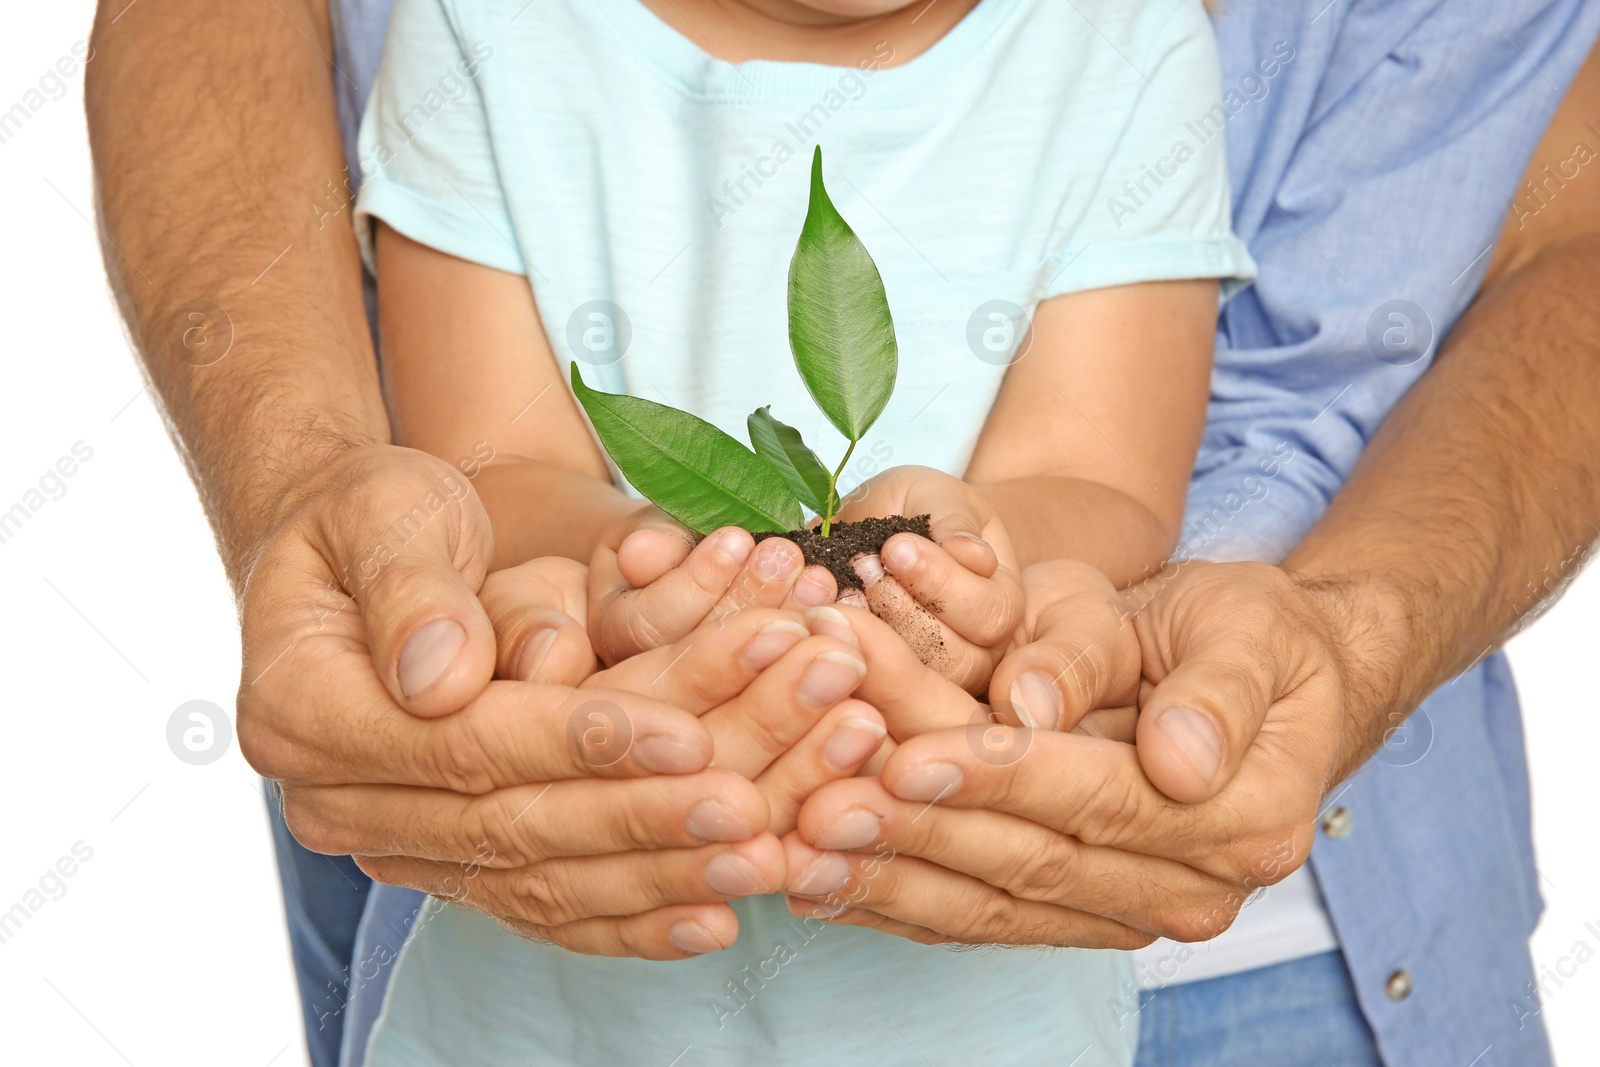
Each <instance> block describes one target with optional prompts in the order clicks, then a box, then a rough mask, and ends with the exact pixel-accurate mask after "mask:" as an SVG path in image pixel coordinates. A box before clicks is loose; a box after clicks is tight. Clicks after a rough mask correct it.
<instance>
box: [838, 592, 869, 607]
mask: <svg viewBox="0 0 1600 1067" xmlns="http://www.w3.org/2000/svg"><path fill="white" fill-rule="evenodd" d="M839 603H841V604H848V605H850V606H851V607H852V608H860V609H861V610H862V611H868V610H870V609H871V605H870V604H868V603H867V595H866V594H865V593H863V592H862V591H861V590H859V589H846V590H845V591H844V592H842V593H840V594H839Z"/></svg>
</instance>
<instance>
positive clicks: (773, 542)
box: [755, 537, 805, 582]
mask: <svg viewBox="0 0 1600 1067" xmlns="http://www.w3.org/2000/svg"><path fill="white" fill-rule="evenodd" d="M804 562H805V559H804V558H803V557H802V556H801V555H800V550H799V549H798V548H796V547H795V546H794V543H793V542H792V541H785V540H784V539H783V538H781V537H769V538H767V539H766V540H764V541H762V542H761V547H760V548H758V549H756V561H755V566H756V573H757V574H759V575H761V577H763V578H765V579H766V580H767V581H769V582H776V581H779V580H781V579H784V578H787V577H789V575H791V574H793V573H794V572H795V571H796V570H798V569H799V568H800V565H801V564H802V563H804Z"/></svg>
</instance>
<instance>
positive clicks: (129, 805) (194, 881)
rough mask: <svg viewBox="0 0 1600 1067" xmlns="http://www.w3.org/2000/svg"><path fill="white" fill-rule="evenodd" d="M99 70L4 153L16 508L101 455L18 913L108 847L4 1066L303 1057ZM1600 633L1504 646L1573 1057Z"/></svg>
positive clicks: (22, 615)
mask: <svg viewBox="0 0 1600 1067" xmlns="http://www.w3.org/2000/svg"><path fill="white" fill-rule="evenodd" d="M144 2H147V3H158V2H160V0H144ZM92 7H93V5H92V3H90V0H51V2H50V3H41V4H29V5H25V6H22V7H19V8H13V10H12V11H11V12H10V13H9V15H10V18H9V19H8V22H9V25H8V32H7V33H5V34H4V35H0V111H3V110H5V109H7V108H9V107H10V106H11V105H12V104H14V103H16V102H18V101H20V100H22V98H23V95H24V93H26V92H27V90H28V89H30V88H32V87H34V86H35V85H36V84H37V81H38V78H39V76H40V75H41V74H43V73H44V72H45V71H46V70H47V69H48V68H50V67H52V66H53V65H54V64H55V62H56V61H57V60H58V59H59V58H60V57H62V56H67V55H70V53H71V51H72V46H73V45H74V43H75V42H78V41H81V40H83V39H85V38H86V37H87V35H88V28H89V21H90V15H91V11H92ZM19 23H20V25H19ZM82 86H83V81H82V74H81V72H80V73H78V74H77V75H75V76H74V77H73V78H71V79H70V80H69V81H68V84H67V86H66V91H65V93H64V95H62V96H61V98H60V99H55V100H50V101H49V102H48V103H46V105H45V106H44V107H43V108H41V109H40V110H39V111H38V112H37V113H36V114H34V115H33V116H32V118H31V119H30V120H29V121H28V122H27V124H26V125H25V126H24V127H23V128H22V129H21V130H20V131H19V132H18V133H16V134H15V135H14V136H13V137H12V138H11V139H10V140H9V141H7V142H6V143H4V144H0V204H3V205H4V221H3V223H0V301H3V305H0V307H3V312H4V313H3V315H0V352H3V353H4V357H5V372H4V373H5V379H4V384H3V386H0V444H3V447H0V512H3V511H5V510H6V509H8V508H10V507H11V505H12V504H15V503H17V502H19V501H21V500H22V499H23V497H24V494H26V493H27V491H28V490H30V489H32V488H35V487H37V485H38V482H39V479H40V477H41V475H43V474H44V473H45V472H46V471H47V470H49V469H50V468H52V467H53V466H54V465H55V464H56V462H57V460H58V459H59V458H60V457H62V456H65V455H69V454H70V453H71V450H72V447H73V445H74V444H75V443H77V442H80V441H81V442H83V443H84V444H85V445H87V446H88V447H89V448H92V449H93V456H92V458H91V459H89V460H88V461H87V462H85V463H83V464H81V466H80V467H79V469H78V470H77V472H76V473H75V474H74V475H73V476H72V477H70V478H68V479H65V480H64V482H65V490H66V491H65V494H64V495H62V496H61V497H60V499H51V500H49V502H48V503H47V504H46V505H45V506H44V507H43V508H41V509H40V510H39V511H38V512H37V514H34V515H33V516H32V518H31V519H30V521H29V522H28V523H27V524H26V526H25V527H24V528H23V529H22V530H21V531H20V532H18V533H17V534H16V535H15V536H14V537H12V538H11V539H10V540H9V541H7V542H6V543H4V544H0V668H3V675H0V678H3V680H4V685H3V689H0V692H3V694H4V701H5V703H4V708H5V710H4V712H3V713H0V714H3V716H4V718H3V721H4V723H5V729H4V733H3V735H0V813H3V815H4V819H5V831H4V835H3V837H0V912H4V911H5V910H7V909H9V908H10V907H11V906H12V905H13V904H15V903H17V902H19V901H23V900H24V898H25V895H26V894H27V893H28V891H29V890H30V889H33V888H36V887H37V886H38V885H39V881H40V878H41V877H42V876H44V875H45V874H46V872H47V871H49V870H51V869H52V868H53V867H54V866H55V864H56V863H57V861H58V859H60V857H62V856H68V855H70V854H71V852H72V849H73V847H74V845H77V844H78V843H79V842H81V843H82V844H81V845H79V849H80V851H82V850H83V849H84V848H87V849H91V850H92V857H91V858H90V859H89V860H88V861H87V862H84V863H82V864H80V865H79V866H78V868H77V870H76V872H75V873H74V874H73V875H72V876H71V877H70V878H67V879H64V880H63V885H64V894H63V895H61V896H60V897H59V899H52V898H49V897H47V898H46V899H47V903H46V904H45V905H44V906H43V907H42V908H40V909H39V910H38V911H37V913H36V914H34V915H33V916H32V918H31V919H30V920H29V921H28V923H27V924H26V926H24V927H23V928H22V929H21V930H20V931H19V932H17V933H16V934H15V935H14V936H12V937H11V938H10V939H9V940H7V941H6V942H5V943H3V944H0V1005H3V1007H0V1060H4V1061H6V1062H11V1063H23V1062H26V1063H46V1062H49V1063H70V1064H75V1065H84V1067H90V1065H96V1064H108V1065H115V1064H133V1065H138V1067H146V1065H157V1064H160V1065H170V1067H177V1065H184V1064H205V1065H208V1067H210V1065H215V1064H220V1063H227V1064H238V1065H243V1067H268V1065H274V1067H287V1065H290V1064H301V1063H304V1062H305V1059H304V1053H303V1051H302V1047H301V1043H300V1034H299V1027H300V1015H299V1011H298V1008H297V1002H296V1000H295V997H294V987H293V980H292V975H291V971H290V969H289V964H288V942H287V939H286V937H285V934H284V927H283V912H282V905H281V902H280V898H279V894H278V885H277V879H276V873H275V870H274V867H273V861H272V853H271V843H270V840H269V838H268V832H267V823H266V815H265V811H264V808H263V804H262V800H261V795H260V789H259V784H258V782H257V780H256V779H255V777H254V776H253V775H252V774H251V772H250V770H249V768H248V767H247V766H246V765H245V763H244V761H243V760H242V759H241V758H240V757H239V754H238V751H237V746H230V749H229V751H228V752H227V754H226V755H225V756H223V758H222V759H220V760H219V761H218V762H216V763H213V764H211V765H208V766H199V767H196V766H190V765H188V764H185V763H183V762H180V761H179V760H178V759H177V758H176V757H175V756H174V755H173V754H172V752H171V751H170V750H169V748H168V746H167V741H166V727H167V721H168V719H169V717H170V716H171V714H172V712H173V711H174V709H176V708H177V707H178V706H179V705H180V704H183V703H185V702H187V701H190V700H209V701H212V702H213V703H215V704H218V705H220V706H222V707H224V708H227V709H229V714H231V709H232V703H233V696H234V692H235V690H236V688H237V685H238V671H239V659H238V643H237V630H236V624H235V620H234V615H233V608H232V604H231V601H230V599H229V594H228V589H227V586H226V583H225V582H224V580H223V575H222V570H221V568H220V566H219V565H218V563H217V559H216V556H215V552H214V549H213V546H212V543H211V537H210V533H209V531H208V529H207V527H206V523H205V519H204V517H203V515H202V513H201V510H200V507H199V505H198V503H197V501H196V498H195V494H194V490H193V489H192V488H191V486H190V484H189V482H188V480H187V478H186V476H185V474H184V472H183V469H182V467H181V466H180V464H179V462H178V460H177V458H176V456H175V455H174V453H173V450H172V447H171V445H170V444H169V443H168V440H167V437H166V435H165V432H164V430H163V427H162V424H161V420H160V418H159V416H158V415H157V413H156V410H155V408H154V407H153V405H152V404H151V402H150V399H149V397H148V395H147V394H145V393H143V392H142V391H141V386H142V385H143V380H142V378H141V377H140V374H139V372H138V370H137V369H136V367H135V364H134V361H133V359H132V357H131V356H130V354H129V352H128V348H127V344H126V342H125V340H124V335H123V333H122V329H121V326H120V324H119V322H118V319H117V317H116V315H115V312H114V310H113V306H112V303H111V300H110V298H109V296H108V294H107V291H106V286H105V281H104V274H103V270H102V267H101V261H100V252H99V247H98V243H97V238H96V234H95V230H94V226H93V223H92V222H91V219H92V218H93V211H92V206H91V205H92V195H91V188H90V176H89V160H88V150H87V147H86V142H85V136H84V123H83V103H82ZM197 224H198V220H197ZM1597 637H1600V579H1597V578H1595V577H1594V576H1593V575H1592V574H1591V575H1588V576H1587V577H1586V578H1584V579H1583V580H1581V581H1579V582H1578V583H1577V585H1576V587H1575V588H1574V589H1573V590H1572V592H1571V593H1570V594H1569V595H1568V597H1567V599H1566V600H1565V601H1564V602H1563V603H1562V604H1560V605H1559V606H1558V607H1557V608H1556V609H1554V610H1553V611H1552V612H1551V613H1550V614H1549V615H1548V616H1546V617H1545V619H1544V620H1543V621H1541V622H1540V623H1539V625H1538V626H1537V627H1535V628H1534V629H1533V630H1532V631H1531V632H1530V633H1528V634H1526V635H1524V636H1522V637H1520V638H1518V639H1517V641H1516V642H1515V643H1514V645H1513V648H1512V656H1513V660H1514V663H1515V666H1516V668H1517V671H1518V677H1519V680H1520V682H1521V686H1522V692H1523V695H1524V698H1525V701H1526V705H1527V718H1528V733H1529V743H1530V750H1531V760H1532V764H1533V772H1534V781H1535V818H1536V827H1535V829H1536V833H1537V838H1538V857H1537V860H1538V863H1539V867H1540V870H1541V872H1542V875H1543V881H1542V885H1543V888H1544V891H1545V894H1546V896H1547V898H1548V901H1549V910H1548V912H1547V913H1546V915H1545V918H1544V922H1543V925H1542V926H1541V927H1540V930H1539V933H1538V935H1537V937H1536V938H1535V941H1534V951H1535V955H1536V958H1537V959H1538V961H1539V963H1540V964H1541V965H1542V966H1547V967H1549V968H1551V973H1552V975H1554V976H1555V978H1554V980H1553V982H1552V984H1551V985H1550V986H1549V987H1547V988H1549V989H1550V990H1551V991H1552V992H1553V995H1552V996H1551V997H1550V999H1549V1002H1548V1004H1547V1006H1546V1008H1545V1011H1544V1015H1545V1019H1546V1022H1547V1024H1548V1025H1549V1027H1550V1029H1551V1032H1552V1035H1553V1039H1554V1042H1555V1045H1556V1048H1557V1050H1558V1054H1559V1055H1560V1056H1561V1058H1562V1060H1563V1062H1564V1063H1566V1064H1582V1063H1591V1062H1594V1060H1593V1056H1594V1050H1595V1049H1596V1048H1600V1013H1597V1012H1595V1011H1594V1007H1595V1005H1596V1004H1597V1003H1600V964H1595V963H1593V962H1590V963H1586V964H1584V965H1581V966H1578V967H1576V970H1575V972H1574V968H1573V961H1572V959H1571V954H1572V953H1573V952H1574V948H1575V946H1576V944H1577V943H1578V942H1584V943H1586V945H1587V952H1585V953H1584V955H1586V956H1587V955H1593V954H1595V953H1597V952H1600V894H1597V893H1596V891H1595V890H1596V886H1597V885H1600V862H1597V860H1596V857H1595V849H1594V844H1593V842H1594V838H1595V826H1594V820H1593V811H1594V789H1593V786H1592V782H1593V779H1594V777H1595V775H1596V768H1595V764H1594V760H1595V753H1596V752H1597V751H1600V716H1597V714H1596V711H1597V701H1596V699H1595V695H1594V693H1595V690H1594V686H1593V682H1592V678H1593V673H1592V672H1593V667H1594V663H1595V660H1594V659H1593V658H1592V657H1593V656H1594V655H1595V646H1596V638H1597ZM1468 817H1470V816H1468ZM58 891H59V890H58ZM35 899H37V898H35ZM1587 923H1593V924H1594V926H1593V927H1586V924H1587ZM1461 936H1463V937H1470V936H1472V933H1471V931H1469V930H1463V931H1462V932H1461ZM1564 958H1565V959H1564ZM1558 965H1559V966H1560V967H1561V968H1563V969H1564V970H1566V971H1567V972H1568V973H1571V975H1572V976H1571V977H1562V976H1561V975H1560V974H1559V972H1558V971H1557V968H1558ZM1554 981H1559V982H1560V983H1561V985H1560V986H1559V987H1558V986H1556V985H1555V984H1554ZM1506 1010H1507V1011H1508V1012H1510V1011H1511V1008H1510V1007H1509V1006H1508V1007H1507V1008H1506Z"/></svg>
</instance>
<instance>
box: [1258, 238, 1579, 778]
mask: <svg viewBox="0 0 1600 1067" xmlns="http://www.w3.org/2000/svg"><path fill="white" fill-rule="evenodd" d="M1597 288H1600V239H1597V238H1594V237H1579V238H1574V239H1572V240H1569V241H1566V242H1565V243H1561V244H1556V245H1553V246H1551V247H1547V248H1545V249H1543V250H1541V251H1540V252H1538V254H1537V255H1535V256H1533V257H1532V258H1531V259H1529V260H1528V261H1526V262H1525V263H1524V264H1523V265H1522V266H1521V267H1520V268H1519V269H1517V270H1516V271H1515V272H1514V273H1512V274H1511V275H1510V276H1508V277H1506V278H1505V279H1504V280H1502V281H1500V282H1498V283H1497V284H1496V285H1494V286H1493V287H1492V288H1491V289H1489V290H1487V291H1486V292H1485V293H1484V294H1483V295H1482V296H1481V297H1480V298H1479V300H1478V302H1477V303H1476V305H1475V306H1474V307H1473V308H1472V309H1471V310H1470V311H1469V312H1468V314H1467V315H1466V316H1465V317H1464V318H1463V319H1462V321H1461V322H1460V324H1459V325H1458V326H1457V327H1456V329H1455V331H1454V333H1453V334H1452V336H1451V338H1450V341H1449V342H1448V343H1447V344H1446V345H1445V346H1444V348H1443V350H1442V351H1441V352H1440V354H1439V357H1438V359H1437V361H1436V363H1435V365H1434V366H1433V368H1432V369H1430V370H1429V372H1428V373H1427V374H1426V375H1424V376H1423V377H1422V379H1421V380H1420V381H1419V382H1418V383H1417V385H1416V386H1415V387H1414V388H1413V389H1412V390H1411V391H1410V393H1408V394H1407V396H1406V397H1405V399H1404V400H1403V401H1402V402H1401V404H1400V405H1399V406H1398V407H1397V408H1396V410H1395V411H1394V413H1393V414H1392V415H1391V416H1390V417H1389V418H1388V420H1387V421H1386V422H1385V423H1384V425H1383V427H1382V429H1381V430H1380V431H1379V433H1378V434H1377V435H1376V437H1375V438H1374V439H1373V441H1372V444H1371V445H1370V446H1369V447H1368V449H1367V451H1366V453H1365V455H1364V456H1363V458H1362V461H1361V463H1360V464H1359V465H1358V467H1357V468H1356V471H1355V473H1354V474H1353V475H1352V476H1351V478H1350V481H1349V483H1348V484H1347V485H1346V487H1345V489H1344V491H1343V492H1342V493H1340V495H1339V496H1338V498H1337V499H1336V500H1335V501H1334V503H1333V505H1332V507H1331V508H1330V509H1329V511H1328V513H1327V515H1326V516H1325V518H1324V519H1323V520H1322V522H1321V523H1320V524H1319V525H1318V526H1317V527H1316V528H1315V530H1313V531H1312V533H1311V535H1310V536H1309V537H1307V539H1306V540H1305V542H1304V543H1303V544H1302V545H1301V546H1300V547H1299V548H1298V549H1296V551H1295V552H1294V553H1293V554H1292V555H1291V556H1290V557H1289V559H1288V561H1287V562H1286V564H1285V566H1286V567H1287V568H1289V569H1290V570H1291V571H1294V572H1296V574H1297V575H1298V576H1299V578H1300V579H1301V580H1302V581H1303V582H1305V583H1308V584H1309V585H1310V587H1311V588H1312V590H1313V591H1314V592H1315V593H1316V595H1317V597H1318V599H1320V600H1322V601H1323V602H1324V603H1326V604H1327V605H1328V606H1329V608H1330V611H1331V613H1332V614H1333V616H1334V619H1335V621H1336V625H1337V626H1338V627H1339V628H1340V630H1341V632H1342V635H1343V637H1344V640H1345V642H1346V644H1347V646H1348V660H1349V663H1348V664H1347V667H1348V673H1349V677H1350V681H1351V695H1352V697H1353V700H1354V706H1353V707H1352V708H1350V709H1349V712H1350V715H1351V731H1350V733H1351V737H1350V742H1349V743H1348V744H1347V746H1346V747H1347V749H1348V751H1347V752H1346V754H1345V758H1346V763H1347V766H1345V767H1344V768H1343V770H1344V771H1345V772H1346V773H1348V772H1349V771H1351V770H1353V769H1354V768H1355V767H1356V766H1359V765H1360V763H1361V762H1363V761H1364V760H1365V759H1366V757H1367V756H1369V755H1370V754H1371V753H1372V752H1373V751H1375V750H1376V748H1377V746H1378V745H1379V744H1381V743H1382V738H1383V734H1384V732H1385V730H1387V729H1389V728H1391V727H1392V726H1394V725H1395V724H1396V722H1397V721H1398V720H1397V718H1396V717H1395V716H1396V713H1400V714H1404V713H1408V712H1409V711H1410V710H1411V708H1412V707H1414V706H1415V704H1416V703H1418V702H1419V701H1420V700H1421V699H1422V698H1423V697H1424V696H1426V695H1427V694H1428V693H1429V692H1430V691H1432V690H1433V689H1434V688H1436V687H1437V686H1438V685H1440V684H1442V683H1443V682H1445V681H1446V680H1448V679H1449V678H1451V677H1453V676H1454V675H1455V674H1457V673H1459V672H1460V671H1461V670H1463V669H1465V668H1466V667H1468V666H1469V665H1471V664H1472V663H1473V662H1475V661H1476V660H1478V659H1479V658H1481V657H1482V656H1483V655H1485V654H1486V653H1487V652H1489V651H1490V650H1492V649H1493V648H1494V647H1495V646H1496V645H1498V644H1499V643H1500V642H1501V641H1503V640H1504V639H1505V638H1506V637H1507V636H1508V635H1509V634H1510V633H1511V632H1512V631H1513V630H1514V629H1515V628H1516V627H1517V625H1518V623H1519V621H1521V620H1523V619H1524V618H1526V617H1527V616H1528V615H1529V613H1530V612H1532V611H1533V610H1534V609H1536V608H1537V607H1538V606H1539V605H1540V604H1541V603H1542V602H1543V601H1545V600H1546V599H1547V598H1549V597H1550V596H1552V595H1554V594H1555V593H1556V592H1559V589H1560V586H1561V584H1562V582H1563V581H1564V579H1565V578H1567V577H1570V575H1571V574H1572V573H1573V572H1575V570H1576V568H1577V566H1578V565H1579V564H1580V563H1581V561H1582V559H1583V558H1584V557H1585V556H1586V554H1587V551H1588V548H1589V546H1590V545H1592V544H1593V543H1594V541H1595V539H1596V537H1597V536H1600V375H1597V374H1596V373H1595V371H1596V368H1597V366H1600V307H1597V306H1596V304H1595V302H1594V293H1595V292H1596V290H1597Z"/></svg>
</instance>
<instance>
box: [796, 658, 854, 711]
mask: <svg viewBox="0 0 1600 1067" xmlns="http://www.w3.org/2000/svg"><path fill="white" fill-rule="evenodd" d="M866 676H867V665H866V664H865V663H863V662H861V660H859V659H857V658H856V657H855V656H852V655H850V654H849V653H848V652H835V651H833V650H832V649H829V650H828V651H826V652H823V653H821V654H820V655H818V656H817V658H816V659H814V660H812V661H811V666H809V667H807V668H806V669H805V673H804V674H802V675H800V687H799V693H800V700H801V702H802V703H805V704H808V705H810V706H811V707H813V708H822V707H829V706H831V705H834V704H837V703H838V702H839V701H841V700H843V699H844V698H845V697H847V696H849V695H850V694H851V693H853V692H855V689H856V686H858V685H860V684H861V679H863V678H865V677H866Z"/></svg>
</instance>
